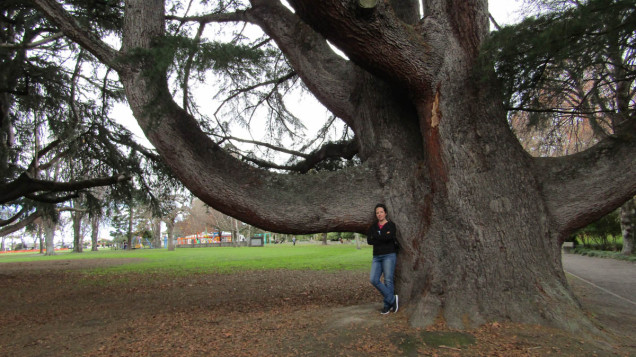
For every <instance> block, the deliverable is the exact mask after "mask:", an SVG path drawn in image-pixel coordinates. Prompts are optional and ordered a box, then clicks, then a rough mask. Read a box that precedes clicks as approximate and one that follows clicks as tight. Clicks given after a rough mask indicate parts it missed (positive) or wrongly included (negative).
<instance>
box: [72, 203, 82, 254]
mask: <svg viewBox="0 0 636 357" xmlns="http://www.w3.org/2000/svg"><path fill="white" fill-rule="evenodd" d="M83 216H84V213H83V212H79V211H74V212H72V213H71V217H72V218H73V252H74V253H82V252H83V251H84V237H83V236H82V218H83Z"/></svg>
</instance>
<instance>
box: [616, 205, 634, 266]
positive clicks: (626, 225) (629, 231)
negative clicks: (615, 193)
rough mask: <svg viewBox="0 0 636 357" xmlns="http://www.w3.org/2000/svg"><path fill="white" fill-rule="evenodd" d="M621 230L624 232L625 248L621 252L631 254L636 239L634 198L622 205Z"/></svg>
mask: <svg viewBox="0 0 636 357" xmlns="http://www.w3.org/2000/svg"><path fill="white" fill-rule="evenodd" d="M620 216H621V231H622V233H623V249H622V250H621V253H622V254H624V255H631V254H633V253H634V241H636V199H635V198H632V199H631V200H629V201H627V202H626V203H625V204H624V205H622V206H621V210H620Z"/></svg>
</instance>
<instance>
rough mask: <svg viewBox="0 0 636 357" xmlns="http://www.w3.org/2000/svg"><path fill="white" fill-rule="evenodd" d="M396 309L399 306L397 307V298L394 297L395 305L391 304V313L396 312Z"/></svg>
mask: <svg viewBox="0 0 636 357" xmlns="http://www.w3.org/2000/svg"><path fill="white" fill-rule="evenodd" d="M398 308H399V305H398V296H397V295H395V303H394V304H393V306H391V311H393V312H398Z"/></svg>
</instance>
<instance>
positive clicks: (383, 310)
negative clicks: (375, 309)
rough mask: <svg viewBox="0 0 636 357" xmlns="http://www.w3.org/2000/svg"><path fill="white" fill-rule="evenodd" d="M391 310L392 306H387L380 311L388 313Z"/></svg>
mask: <svg viewBox="0 0 636 357" xmlns="http://www.w3.org/2000/svg"><path fill="white" fill-rule="evenodd" d="M389 312H391V308H390V307H386V306H385V307H383V308H382V311H380V313H381V314H382V315H386V314H388V313H389Z"/></svg>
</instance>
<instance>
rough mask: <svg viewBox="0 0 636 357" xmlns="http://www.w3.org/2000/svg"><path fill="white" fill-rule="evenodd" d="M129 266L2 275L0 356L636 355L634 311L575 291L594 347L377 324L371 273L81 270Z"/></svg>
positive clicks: (555, 338) (68, 264)
mask: <svg viewBox="0 0 636 357" xmlns="http://www.w3.org/2000/svg"><path fill="white" fill-rule="evenodd" d="M125 262H127V260H119V261H117V260H112V259H108V260H73V261H71V260H69V261H55V262H36V263H10V264H9V263H3V264H0V282H1V284H2V285H1V286H2V288H1V289H0V356H180V357H185V356H379V355H384V356H389V355H391V356H506V357H507V356H635V355H636V343H635V342H634V341H636V338H635V337H636V323H634V322H635V321H636V312H634V311H633V310H634V309H633V308H631V307H629V306H625V305H624V304H620V303H619V302H612V301H611V299H607V298H605V297H603V296H602V294H601V293H600V292H598V291H596V290H595V289H593V288H591V287H590V286H586V285H585V284H584V283H581V282H580V281H576V280H575V279H572V280H571V284H572V286H573V289H574V291H575V292H576V294H577V295H578V296H579V297H580V299H581V302H582V304H583V306H584V307H585V308H586V309H587V310H588V311H589V313H590V315H591V316H593V318H594V319H595V320H596V321H598V322H599V323H601V324H603V325H604V326H605V327H604V330H605V334H604V335H603V336H599V338H597V339H584V338H582V337H580V336H574V335H570V334H568V333H565V332H563V331H559V330H555V329H550V328H546V327H539V326H528V325H517V324H510V323H492V324H488V325H486V326H483V327H481V328H479V329H476V330H470V331H453V330H449V329H446V328H444V326H441V325H439V326H434V327H432V328H428V329H413V328H410V327H409V326H408V323H407V321H406V316H405V314H401V313H397V314H390V315H386V316H382V315H380V314H379V308H380V307H381V306H380V303H379V301H380V299H379V295H378V293H377V292H376V291H375V290H374V289H373V288H372V287H371V286H370V284H369V283H368V281H367V280H368V278H367V273H366V272H317V271H274V272H272V271H269V272H237V273H233V274H200V275H194V276H187V277H185V276H181V277H174V276H167V275H160V274H157V275H151V276H149V275H135V274H121V275H108V276H100V275H96V274H90V273H86V272H85V270H84V269H87V268H91V267H98V266H105V265H111V264H123V263H125ZM608 301H609V302H608Z"/></svg>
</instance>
